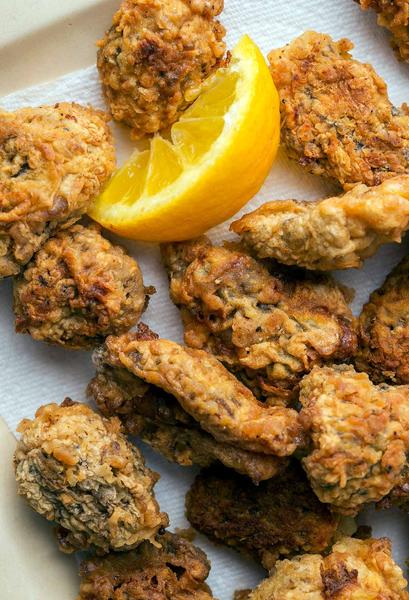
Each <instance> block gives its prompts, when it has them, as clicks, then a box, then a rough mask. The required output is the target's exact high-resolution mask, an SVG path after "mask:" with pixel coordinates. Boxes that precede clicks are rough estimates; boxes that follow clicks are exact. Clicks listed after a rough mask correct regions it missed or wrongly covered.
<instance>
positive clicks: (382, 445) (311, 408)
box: [300, 365, 409, 514]
mask: <svg viewBox="0 0 409 600" xmlns="http://www.w3.org/2000/svg"><path fill="white" fill-rule="evenodd" d="M300 402H301V405H302V407H303V408H302V411H301V413H300V418H301V420H302V423H303V425H304V427H305V428H306V430H307V432H309V434H310V436H311V448H310V451H309V453H308V456H306V458H304V459H303V465H304V468H305V470H306V472H307V475H308V477H309V479H310V482H311V485H312V487H313V489H314V491H315V493H316V494H317V496H318V498H319V499H320V500H321V502H325V503H328V504H331V505H332V508H333V510H336V511H338V512H340V513H343V514H356V513H358V511H359V510H360V509H362V508H364V506H365V504H368V503H370V502H378V501H380V500H381V499H382V498H384V497H385V496H386V495H387V494H389V493H390V491H391V490H392V489H393V488H394V487H395V486H396V485H399V483H400V481H401V477H402V475H403V474H404V473H405V471H406V467H407V458H406V455H407V453H408V452H409V386H395V387H393V386H387V385H385V384H383V385H381V386H375V385H374V384H373V383H371V381H370V379H369V377H368V375H367V374H366V373H357V372H356V371H355V370H354V369H353V368H352V367H349V366H345V365H343V366H338V367H333V368H331V367H322V368H319V367H315V368H314V369H313V370H312V372H311V373H310V374H309V375H306V376H305V377H304V379H303V380H302V382H301V393H300Z"/></svg>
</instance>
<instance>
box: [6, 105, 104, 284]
mask: <svg viewBox="0 0 409 600" xmlns="http://www.w3.org/2000/svg"><path fill="white" fill-rule="evenodd" d="M114 168H115V150H114V145H113V139H112V135H111V132H110V130H109V127H108V125H107V116H106V115H105V114H104V113H102V112H100V111H97V110H94V109H92V108H91V107H88V108H85V107H83V106H79V105H78V104H69V103H66V102H63V103H60V104H56V105H55V106H41V107H39V108H24V109H20V110H17V111H16V112H14V113H7V112H5V111H2V110H0V278H1V277H7V276H9V275H16V274H17V273H19V271H20V268H21V266H22V265H25V264H26V263H27V262H28V261H29V260H30V259H31V257H32V256H33V254H34V253H35V252H36V251H37V250H38V249H39V248H40V246H41V245H42V244H43V243H44V242H45V241H46V239H47V238H48V237H49V236H50V235H52V234H53V233H55V232H56V231H57V230H58V229H61V228H65V227H68V226H69V225H71V224H72V223H74V222H75V221H77V220H78V219H79V218H80V217H81V215H82V214H84V213H85V212H86V211H87V210H88V208H89V206H90V204H91V201H92V200H93V199H94V198H95V197H96V196H97V194H98V193H99V192H100V190H101V189H102V186H103V185H104V184H105V182H106V181H107V180H108V178H109V176H110V175H111V173H112V172H113V170H114Z"/></svg>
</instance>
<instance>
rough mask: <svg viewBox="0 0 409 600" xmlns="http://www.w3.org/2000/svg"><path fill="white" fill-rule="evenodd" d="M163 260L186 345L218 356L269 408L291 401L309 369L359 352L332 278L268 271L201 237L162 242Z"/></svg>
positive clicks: (348, 313) (346, 309) (343, 300)
mask: <svg viewBox="0 0 409 600" xmlns="http://www.w3.org/2000/svg"><path fill="white" fill-rule="evenodd" d="M162 257H163V261H164V263H165V266H166V268H167V271H168V273H169V278H170V296H171V298H172V300H173V302H174V303H175V304H176V306H178V307H179V308H180V309H181V314H182V319H183V323H184V327H185V342H186V343H187V344H188V345H189V346H190V347H192V348H199V349H205V350H207V351H209V352H212V353H213V354H215V355H216V356H217V358H218V359H219V360H221V361H222V362H223V363H224V364H225V365H226V367H227V368H229V369H230V370H231V371H233V373H234V374H236V375H237V376H238V377H239V378H240V379H241V380H242V381H243V382H244V383H245V384H246V385H247V386H248V387H249V388H251V389H252V391H253V392H254V393H255V395H256V396H257V397H259V398H260V399H264V400H265V399H266V400H267V401H268V402H269V403H270V404H274V403H277V402H283V401H286V400H291V399H292V398H293V397H294V396H296V392H297V384H298V383H299V381H300V379H301V377H302V376H303V375H304V374H305V373H306V372H308V371H309V370H310V369H311V368H312V367H313V366H314V365H316V364H323V363H324V362H326V361H329V360H330V361H334V360H343V359H346V358H348V357H349V356H351V355H352V354H354V352H355V351H356V346H357V338H356V332H355V328H356V327H355V320H354V318H353V316H352V313H351V311H350V309H349V307H348V304H347V300H346V297H345V294H344V290H342V289H341V288H340V287H339V286H337V284H336V283H335V282H334V281H333V280H332V279H330V278H329V277H325V276H319V275H317V276H316V275H311V276H310V275H306V274H305V273H304V272H300V271H297V272H295V273H291V272H286V273H280V272H278V271H276V272H274V273H273V274H270V273H269V271H268V270H267V268H265V267H264V266H263V265H262V264H260V263H258V262H257V261H256V260H254V259H253V258H251V257H250V256H248V255H247V254H245V253H244V252H241V251H236V250H230V249H228V248H220V247H213V246H212V245H211V243H210V241H209V240H208V239H207V238H205V237H202V238H199V239H197V240H193V241H191V242H182V243H175V244H164V245H162Z"/></svg>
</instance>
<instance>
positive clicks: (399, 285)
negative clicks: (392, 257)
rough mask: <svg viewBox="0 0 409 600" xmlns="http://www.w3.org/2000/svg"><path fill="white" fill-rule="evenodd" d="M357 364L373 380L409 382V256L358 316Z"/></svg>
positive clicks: (372, 295)
mask: <svg viewBox="0 0 409 600" xmlns="http://www.w3.org/2000/svg"><path fill="white" fill-rule="evenodd" d="M359 336H360V344H359V351H358V355H357V357H356V359H355V365H356V367H357V369H358V370H359V371H365V372H366V373H368V374H369V375H370V377H371V379H372V381H374V382H376V383H380V382H382V381H388V382H390V383H397V384H409V362H408V355H409V257H406V258H405V259H404V260H402V261H401V262H400V263H399V265H398V266H397V267H396V268H395V269H394V270H393V271H392V273H390V275H389V276H388V277H387V278H386V280H385V282H384V284H383V285H382V286H381V287H380V288H379V289H378V290H376V291H375V292H373V293H372V294H371V296H370V298H369V301H368V302H367V304H365V306H364V307H363V309H362V313H361V315H360V317H359Z"/></svg>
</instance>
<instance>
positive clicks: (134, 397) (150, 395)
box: [88, 352, 287, 483]
mask: <svg viewBox="0 0 409 600" xmlns="http://www.w3.org/2000/svg"><path fill="white" fill-rule="evenodd" d="M94 362H95V363H96V366H97V374H96V376H95V377H94V378H93V379H92V381H91V382H90V383H89V385H88V395H89V397H91V398H93V399H94V400H95V402H96V404H97V406H98V408H99V410H100V411H101V412H102V413H103V414H104V415H105V416H107V417H111V416H118V417H119V418H120V419H121V421H122V423H123V425H124V428H125V430H126V431H127V432H128V433H130V434H132V435H137V436H139V437H140V438H141V439H142V440H143V441H144V442H146V443H147V444H149V445H150V446H151V447H152V448H153V449H154V450H156V451H157V452H160V453H161V454H163V456H165V458H167V459H168V460H169V461H171V462H176V463H178V464H179V465H181V466H184V467H190V466H192V465H199V466H202V467H208V466H209V465H211V464H213V463H215V462H218V461H220V462H221V463H223V464H224V465H226V467H230V468H232V469H234V470H236V471H237V472H239V473H242V474H244V475H247V476H248V477H250V478H251V479H252V480H253V481H254V482H256V483H257V482H259V481H262V480H264V479H269V478H270V477H273V476H274V475H276V474H277V473H278V472H280V471H281V470H282V469H284V468H285V467H286V465H287V461H286V460H285V459H283V458H278V457H276V456H271V455H267V454H260V453H256V452H249V451H248V450H242V449H241V448H236V447H235V446H232V445H230V444H226V443H220V442H218V441H216V440H215V439H214V438H213V437H212V436H211V435H210V434H208V433H206V432H205V431H202V430H201V429H200V426H199V424H198V423H197V421H195V420H194V419H193V418H192V417H191V416H190V415H188V413H187V412H185V411H184V410H183V408H182V407H181V406H180V405H179V404H178V402H177V401H176V399H175V398H174V397H173V396H171V395H170V394H166V393H165V392H164V391H163V390H161V389H159V388H156V387H155V386H149V385H148V384H145V383H144V382H142V381H141V380H140V379H139V378H137V377H135V376H134V375H132V373H130V372H129V371H127V370H125V369H120V368H113V367H111V366H109V365H108V364H106V363H105V356H104V352H98V353H95V355H94Z"/></svg>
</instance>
